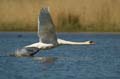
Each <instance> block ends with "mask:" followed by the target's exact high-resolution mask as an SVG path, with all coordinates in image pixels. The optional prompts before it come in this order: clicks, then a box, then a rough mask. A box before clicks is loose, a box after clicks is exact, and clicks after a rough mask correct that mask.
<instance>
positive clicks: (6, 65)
mask: <svg viewBox="0 0 120 79" xmlns="http://www.w3.org/2000/svg"><path fill="white" fill-rule="evenodd" d="M58 37H61V38H64V39H66V40H72V41H85V40H93V41H95V42H96V45H72V46H69V45H65V46H60V47H57V48H54V49H51V50H44V51H40V52H39V53H38V54H37V55H36V56H37V57H39V56H45V57H57V60H55V61H53V62H49V63H46V62H45V63H43V62H40V61H38V60H34V59H33V58H27V57H26V58H25V57H24V58H16V57H10V56H7V55H8V54H10V53H13V52H14V51H15V49H17V48H20V47H23V46H25V45H28V44H31V43H34V42H37V41H38V37H37V35H36V33H15V32H14V33H2V32H1V33H0V79H120V34H109V33H108V34H107V33H105V34H104V33H98V34H95V33H59V34H58Z"/></svg>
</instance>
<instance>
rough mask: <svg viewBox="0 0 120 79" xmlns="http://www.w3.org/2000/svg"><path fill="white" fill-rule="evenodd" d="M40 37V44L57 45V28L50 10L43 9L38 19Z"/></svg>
mask: <svg viewBox="0 0 120 79" xmlns="http://www.w3.org/2000/svg"><path fill="white" fill-rule="evenodd" d="M38 36H39V39H40V42H42V43H47V44H54V45H57V36H56V32H55V27H54V24H53V21H52V18H51V15H50V13H49V8H42V9H41V11H40V14H39V17H38Z"/></svg>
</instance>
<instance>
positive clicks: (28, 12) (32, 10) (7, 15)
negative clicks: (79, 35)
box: [0, 0, 120, 32]
mask: <svg viewBox="0 0 120 79" xmlns="http://www.w3.org/2000/svg"><path fill="white" fill-rule="evenodd" d="M46 5H47V6H50V9H51V15H52V18H53V20H54V23H55V25H56V30H57V31H58V32H120V14H119V13H120V10H119V7H120V1H119V0H50V1H49V0H37V1H36V0H1V1H0V31H37V16H38V15H39V11H40V8H41V7H42V6H46Z"/></svg>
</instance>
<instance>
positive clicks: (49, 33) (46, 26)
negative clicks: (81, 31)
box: [14, 8, 94, 56]
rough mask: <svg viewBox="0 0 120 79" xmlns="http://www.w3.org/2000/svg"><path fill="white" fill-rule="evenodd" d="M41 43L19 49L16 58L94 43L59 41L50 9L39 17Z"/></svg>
mask: <svg viewBox="0 0 120 79" xmlns="http://www.w3.org/2000/svg"><path fill="white" fill-rule="evenodd" d="M38 36H39V42H38V43H34V44H31V45H27V46H24V47H23V48H21V49H17V50H16V52H15V54H14V55H15V56H34V55H35V54H36V53H37V52H38V51H40V50H46V49H50V48H54V47H57V46H59V45H90V44H94V42H93V41H85V42H72V41H66V40H63V39H59V38H57V36H56V32H55V25H54V24H53V21H52V18H51V15H50V11H49V8H42V9H41V11H40V14H39V16H38Z"/></svg>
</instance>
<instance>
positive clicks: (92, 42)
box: [85, 41, 96, 44]
mask: <svg viewBox="0 0 120 79" xmlns="http://www.w3.org/2000/svg"><path fill="white" fill-rule="evenodd" d="M85 43H86V44H96V43H95V42H94V41H86V42H85Z"/></svg>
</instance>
